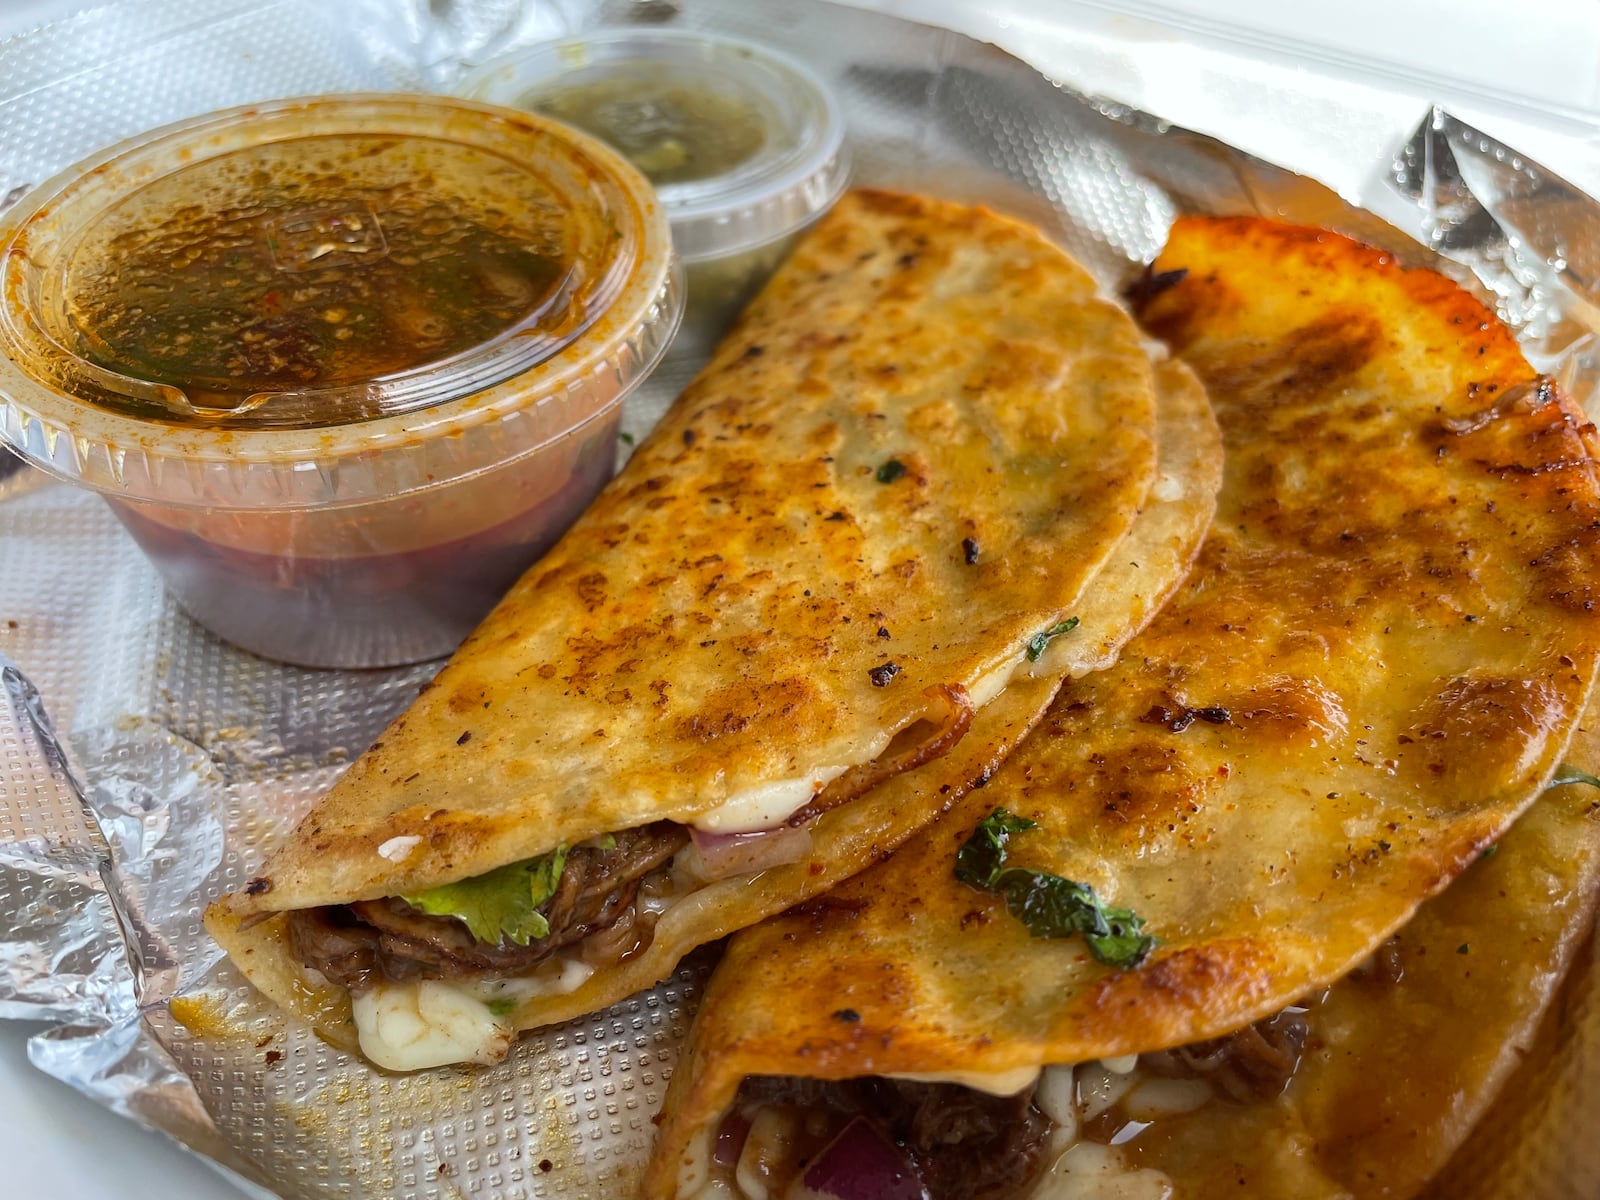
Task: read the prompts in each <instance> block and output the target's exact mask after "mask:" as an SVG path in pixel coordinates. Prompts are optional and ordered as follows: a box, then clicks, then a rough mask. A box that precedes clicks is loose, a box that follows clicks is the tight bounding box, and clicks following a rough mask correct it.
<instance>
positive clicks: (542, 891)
mask: <svg viewBox="0 0 1600 1200" xmlns="http://www.w3.org/2000/svg"><path fill="white" fill-rule="evenodd" d="M566 865H567V847H565V846H557V847H556V848H555V849H554V850H552V851H551V852H550V853H549V854H542V855H540V856H539V857H538V858H529V859H525V860H523V861H522V862H515V863H512V864H510V865H509V866H505V867H499V868H497V869H496V870H493V871H489V872H487V873H486V874H483V875H475V876H473V877H472V878H471V879H463V880H461V881H460V882H459V883H447V884H444V885H443V886H441V887H436V888H429V889H428V890H427V891H425V892H417V893H415V894H414V895H410V896H405V895H402V896H401V897H400V898H401V899H402V900H404V901H405V902H406V903H407V904H409V905H411V907H412V908H414V909H416V910H417V911H419V912H425V913H427V914H428V915H429V916H434V917H455V918H456V919H457V920H458V921H461V922H463V923H464V924H465V925H466V927H467V928H468V929H469V930H471V932H472V936H473V937H475V938H477V939H478V940H479V941H480V942H488V943H489V944H490V945H499V944H500V941H501V940H502V939H503V938H508V939H510V940H511V941H513V942H515V943H516V944H517V945H519V946H526V945H527V944H528V942H529V940H530V939H532V938H542V937H546V936H548V935H549V933H550V923H549V922H548V921H546V920H545V918H544V914H543V913H542V912H540V911H539V906H540V905H541V904H543V903H544V902H545V901H547V900H549V899H550V897H551V896H553V895H555V890H556V885H557V884H559V883H560V882H561V872H562V871H563V870H564V869H565V868H566Z"/></svg>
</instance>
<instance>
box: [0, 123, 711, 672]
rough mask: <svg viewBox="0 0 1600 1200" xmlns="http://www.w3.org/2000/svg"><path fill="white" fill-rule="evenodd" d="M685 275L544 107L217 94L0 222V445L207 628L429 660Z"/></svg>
mask: <svg viewBox="0 0 1600 1200" xmlns="http://www.w3.org/2000/svg"><path fill="white" fill-rule="evenodd" d="M681 292H682V287H681V280H680V278H679V272H678V270H677V268H676V266H675V264H674V262H673V258H672V252H671V240H670V233H669V230H668V226H667V221H666V217H665V213H664V211H663V210H662V208H661V206H660V204H659V202H658V201H657V200H656V198H655V196H654V194H653V193H652V191H651V189H650V186H649V184H648V183H647V181H646V180H645V179H644V178H643V177H642V176H641V175H640V174H639V172H637V171H636V170H635V169H634V168H633V167H632V166H630V165H629V164H628V163H627V162H626V161H625V160H624V159H622V158H621V156H619V155H617V154H616V153H614V152H613V151H611V150H610V149H608V148H607V147H605V146H604V145H602V144H601V143H599V142H598V141H596V140H594V139H592V138H589V137H587V136H585V135H583V134H582V133H578V132H575V131H573V130H571V129H569V128H567V127H565V126H562V125H560V124H558V123H555V122H551V121H547V120H544V119H542V118H538V117H535V116H532V115H529V114H525V113H516V112H510V111H506V110H503V109H498V108H493V107H490V106H487V105H478V104H471V103H468V102H465V101H460V100H452V99H447V98H439V97H423V96H383V95H364V96H362V95H357V96H339V97H328V98H316V99H304V100H289V101H279V102H274V103H269V104H261V105H254V106H250V107H246V108H238V109H232V110H229V111H226V112H222V113H217V114H214V115H211V116H206V117H201V118H197V119H194V120H190V121H184V122H180V123H178V124H176V125H170V126H167V127H165V128H162V129H158V130H156V131H154V132H152V133H149V134H147V135H145V136H142V137H138V138H134V139H132V140H130V141H127V142H124V143H122V144H120V145H117V146H113V147H111V148H110V149H108V150H106V151H103V152H102V153H100V154H98V155H96V156H94V157H93V158H91V159H88V160H86V161H84V162H82V163H80V164H78V165H77V166H75V167H73V168H71V169H70V170H68V171H66V172H64V173H63V174H61V175H59V176H57V177H56V178H55V179H53V180H51V181H49V182H48V183H46V184H44V185H43V186H41V187H40V188H38V189H36V190H35V191H34V192H33V193H32V194H31V195H30V196H28V197H26V198H24V199H23V200H22V201H21V202H20V203H19V204H17V205H16V206H15V207H14V208H13V209H11V210H10V211H9V212H7V213H6V214H5V215H4V217H3V218H0V351H3V354H4V357H3V358H0V439H3V440H4V441H5V442H6V443H7V444H9V445H10V446H11V448H12V449H13V450H15V451H16V452H17V453H18V454H20V455H21V456H22V457H24V458H25V459H27V460H28V461H29V462H31V463H33V464H34V465H35V466H37V467H40V468H42V469H43V470H45V471H48V472H50V473H52V474H54V475H55V476H57V477H58V478H60V479H63V480H67V481H70V482H73V483H76V484H79V485H81V486H84V487H88V488H92V489H94V490H95V491H98V492H100V493H102V494H103V495H104V496H105V497H106V499H107V500H108V501H109V502H110V504H111V507H112V509H113V510H114V511H115V512H116V514H117V516H118V517H119V518H121V520H122V522H123V524H124V525H125V526H126V527H127V528H128V530H129V531H130V532H131V533H132V534H133V536H134V538H135V539H136V540H137V541H138V543H139V545H140V546H141V547H142V548H143V550H144V551H145V553H146V554H147V555H148V556H149V557H150V559H151V560H152V561H153V562H154V563H155V565H156V567H157V568H158V570H159V571H160V573H161V575H162V578H163V580H164V581H165V583H166V585H167V587H168V589H169V590H170V591H171V593H172V594H173V595H174V596H175V597H176V599H177V601H178V603H179V604H180V605H182V607H183V608H184V609H185V610H186V611H188V613H189V614H190V615H191V616H193V617H194V618H195V619H196V620H198V621H199V622H200V623H201V624H203V625H205V626H206V627H207V628H209V629H211V630H212V631H214V632H215V633H217V634H219V635H220V636H221V637H223V638H226V639H227V640H228V641H230V642H233V643H235V644H237V645H239V646H242V647H244V648H245V649H247V650H251V651H254V652H255V653H257V654H261V655H264V656H266V657H268V658H275V659H281V660H284V661H287V662H292V663H298V664H302V665H307V666H319V667H376V666H387V665H394V664H398V663H406V662H416V661H421V660H424V659H429V658H435V657H438V656H440V655H443V654H446V653H448V652H449V651H450V650H452V649H453V648H454V647H455V646H456V645H457V644H458V643H459V642H460V641H461V639H462V638H463V637H465V636H466V634H467V633H468V632H469V631H470V630H471V629H472V627H473V626H474V625H475V624H476V623H477V622H478V621H479V620H480V619H481V618H482V617H483V615H484V614H485V613H486V612H487V611H488V610H489V608H490V607H492V605H493V604H494V602H495V601H496V600H497V599H498V598H499V597H500V596H501V595H502V594H503V593H504V592H505V590H506V589H507V588H508V587H509V586H510V585H511V583H512V582H513V581H514V580H515V579H516V578H517V576H518V575H519V574H520V573H521V572H522V571H523V570H524V569H525V568H526V567H527V566H528V565H529V564H530V563H532V562H533V561H534V560H535V559H536V558H538V556H539V555H541V554H542V553H543V552H544V551H545V550H546V549H548V548H549V547H550V546H551V545H552V544H553V543H554V542H555V540H556V539H557V538H558V537H559V536H560V535H561V533H562V532H563V531H564V530H565V529H566V527H567V526H568V525H569V524H570V523H571V522H572V521H573V520H574V519H575V518H576V517H577V515H578V514H579V513H580V512H581V511H582V510H583V508H584V507H585V506H586V505H587V504H588V503H589V501H590V500H591V499H592V498H593V496H594V494H595V493H596V492H597V491H598V490H599V489H600V487H601V486H602V485H603V484H604V483H605V481H606V480H607V479H608V478H609V477H610V475H611V472H612V469H613V463H614V461H615V457H614V456H615V442H616V434H617V429H618V422H619V419H620V415H621V404H622V402H623V400H624V399H625V397H626V396H627V395H628V394H629V393H630V392H631V391H632V390H633V389H634V388H635V387H636V386H637V385H638V384H639V382H640V381H641V380H642V379H643V378H644V377H645V376H646V374H648V372H649V371H650V370H651V369H652V367H653V366H654V365H655V364H656V363H657V361H659V359H660V357H661V356H662V354H663V352H664V351H665V349H666V347H667V344H668V343H669V342H670V341H671V339H672V336H673V333H674V330H675V328H676V325H677V322H678V320H679V317H680V315H681V308H682V304H681Z"/></svg>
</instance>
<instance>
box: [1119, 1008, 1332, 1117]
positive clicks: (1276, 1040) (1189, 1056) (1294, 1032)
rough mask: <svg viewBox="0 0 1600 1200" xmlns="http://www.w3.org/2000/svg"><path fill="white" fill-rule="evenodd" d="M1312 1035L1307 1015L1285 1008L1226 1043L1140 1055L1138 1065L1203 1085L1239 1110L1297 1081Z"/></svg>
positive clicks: (1231, 1036)
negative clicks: (1231, 1102) (1293, 1080)
mask: <svg viewBox="0 0 1600 1200" xmlns="http://www.w3.org/2000/svg"><path fill="white" fill-rule="evenodd" d="M1310 1031H1311V1025H1310V1023H1309V1022H1308V1021H1307V1020H1306V1014H1305V1010H1304V1009H1302V1008H1286V1009H1284V1010H1283V1011H1282V1012H1280V1013H1278V1014H1276V1015H1275V1016H1271V1017H1267V1018H1266V1019H1265V1020H1261V1021H1257V1022H1256V1023H1255V1024H1254V1025H1247V1026H1245V1028H1243V1029H1241V1030H1239V1032H1238V1033H1231V1034H1229V1035H1228V1036H1227V1037H1221V1038H1213V1039H1212V1040H1211V1041H1209V1042H1195V1043H1194V1044H1193V1045H1189V1046H1179V1047H1178V1048H1177V1049H1175V1050H1164V1051H1162V1052H1161V1053H1159V1054H1144V1055H1140V1057H1139V1065H1140V1066H1141V1067H1143V1068H1144V1069H1145V1070H1147V1071H1149V1072H1150V1073H1151V1074H1153V1075H1165V1076H1168V1077H1170V1078H1178V1079H1204V1080H1206V1081H1207V1082H1208V1083H1210V1084H1212V1085H1213V1086H1214V1087H1216V1089H1217V1090H1218V1091H1220V1092H1221V1093H1222V1094H1223V1095H1224V1096H1227V1097H1228V1098H1229V1099H1231V1100H1236V1101H1238V1102H1239V1103H1240V1104H1249V1103H1252V1102H1255V1101H1261V1100H1271V1099H1273V1098H1274V1097H1276V1096H1281V1095H1282V1094H1283V1089H1284V1088H1286V1087H1288V1086H1289V1081H1290V1080H1291V1079H1293V1078H1294V1073H1295V1071H1296V1069H1297V1068H1298V1067H1299V1066H1300V1056H1301V1054H1302V1053H1304V1051H1305V1048H1306V1037H1307V1036H1308V1035H1309V1033H1310Z"/></svg>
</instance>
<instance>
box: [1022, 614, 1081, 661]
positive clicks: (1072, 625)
mask: <svg viewBox="0 0 1600 1200" xmlns="http://www.w3.org/2000/svg"><path fill="white" fill-rule="evenodd" d="M1077 627H1078V618H1077V617H1068V618H1067V619H1066V620H1065V621H1062V622H1061V623H1060V624H1059V625H1052V626H1050V628H1049V629H1046V630H1044V631H1043V632H1041V633H1036V634H1034V635H1033V637H1032V638H1031V639H1030V640H1029V642H1028V661H1029V662H1038V661H1039V659H1040V657H1041V656H1043V654H1044V650H1045V647H1046V646H1048V645H1049V644H1050V641H1051V639H1052V638H1058V637H1060V636H1061V635H1062V634H1063V633H1071V632H1072V631H1073V630H1074V629H1076V628H1077Z"/></svg>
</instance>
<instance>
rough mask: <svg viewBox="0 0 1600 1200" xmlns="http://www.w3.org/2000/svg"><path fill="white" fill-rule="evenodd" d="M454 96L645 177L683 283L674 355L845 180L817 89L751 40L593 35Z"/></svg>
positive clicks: (487, 75)
mask: <svg viewBox="0 0 1600 1200" xmlns="http://www.w3.org/2000/svg"><path fill="white" fill-rule="evenodd" d="M464 89H465V91H466V93H467V94H469V95H471V96H473V97H475V98H478V99H482V100H490V101H493V102H495V103H498V104H508V105H514V106H516V107H518V108H522V109H527V110H530V111H533V112H536V113H540V114H543V115H546V116H551V117H555V118H556V119H558V120H561V121H565V122H567V123H568V124H571V125H575V126H577V127H578V128H580V129H583V130H585V131H587V132H589V133H592V134H594V135H595V136H596V137H598V138H601V139H602V140H604V141H606V142H608V143H610V144H611V145H612V146H614V147H616V148H617V149H618V150H620V151H621V152H622V153H623V154H625V155H626V156H627V157H628V158H629V159H630V160H631V161H632V162H633V164H634V165H635V166H636V167H638V168H639V169H640V170H641V171H643V172H644V173H645V175H646V176H648V177H649V179H650V181H651V182H652V183H653V184H654V185H655V187H656V191H657V193H658V194H659V195H660V197H661V200H662V203H663V204H664V205H665V206H666V209H667V214H668V216H669V217H670V219H671V222H672V239H673V242H674V244H675V245H676V247H677V250H678V255H679V257H680V258H681V259H682V260H683V262H684V267H685V272H686V276H687V283H688V310H687V313H686V315H685V317H684V328H683V332H682V333H681V334H680V337H679V346H678V348H676V349H675V350H674V355H675V356H676V355H678V354H679V353H691V354H703V353H705V352H707V351H709V350H710V349H711V347H712V346H713V345H714V344H715V342H716V339H717V338H718V337H720V336H721V335H722V333H723V331H724V330H725V329H726V328H727V326H728V325H729V324H730V323H731V322H732V320H733V318H734V317H735V316H737V315H738V313H739V311H740V309H742V308H743V307H744V305H745V303H746V302H747V301H748V300H749V299H750V297H751V296H752V295H754V293H755V291H756V290H757V289H758V288H759V287H760V286H761V284H762V283H764V282H765V281H766V279H767V276H769V275H771V274H772V272H773V270H774V269H775V268H776V267H777V266H778V264H779V263H781V262H782V261H783V259H784V256H785V255H786V254H787V253H788V251H789V248H790V247H791V246H792V245H793V244H794V241H795V239H796V237H797V236H798V234H799V233H800V232H801V231H802V230H804V228H805V227H806V226H807V225H809V224H810V223H811V222H812V221H813V220H815V219H816V218H817V217H818V216H820V215H821V214H822V213H823V212H825V211H826V210H827V208H828V207H829V206H830V205H831V204H832V203H833V202H834V201H835V200H836V199H838V197H839V194H840V193H841V192H842V191H843V190H844V187H845V184H846V182H847V181H848V178H849V173H850V164H849V156H848V153H847V149H846V145H845V139H844V119H843V116H842V114H841V113H840V110H839V105H838V103H837V101H836V100H835V99H834V97H833V96H832V94H831V93H830V91H829V89H828V88H827V86H826V85H825V84H824V83H823V82H822V80H821V79H819V78H818V77H817V76H816V74H815V73H813V72H812V71H811V70H810V69H809V68H808V67H806V66H804V65H803V64H802V63H799V62H797V61H796V60H794V59H792V58H790V57H789V56H788V55H786V54H782V53H780V52H779V51H777V50H773V49H771V48H770V47H766V46H760V45H757V44H755V43H753V42H746V41H741V40H738V39H735V38H729V37H718V36H713V35H710V34H705V33H700V32H695V31H690V30H680V29H649V28H620V29H609V30H599V31H596V32H594V33H592V34H588V35H586V36H583V37H578V38H572V39H569V40H566V41H561V42H552V43H547V44H545V45H542V46H537V47H534V48H533V49H531V50H527V51H524V52H522V53H520V54H518V55H516V56H514V57H512V58H509V59H505V60H502V61H500V62H498V63H492V64H489V65H488V66H486V67H484V68H483V69H482V70H480V71H479V72H477V73H476V74H474V75H473V76H471V77H470V78H469V79H468V80H467V81H466V83H465V85H464Z"/></svg>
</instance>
